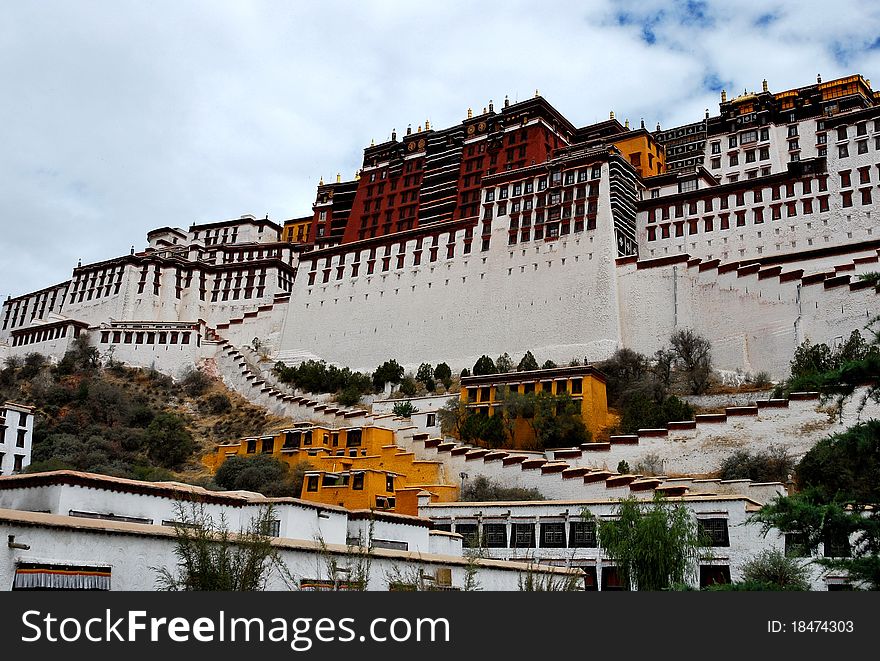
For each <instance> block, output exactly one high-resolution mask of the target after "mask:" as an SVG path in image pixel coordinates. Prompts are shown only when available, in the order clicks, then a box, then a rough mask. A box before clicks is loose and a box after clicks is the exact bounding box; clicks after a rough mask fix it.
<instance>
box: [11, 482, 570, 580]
mask: <svg viewBox="0 0 880 661" xmlns="http://www.w3.org/2000/svg"><path fill="white" fill-rule="evenodd" d="M269 506H271V507H272V513H273V523H272V524H271V526H270V530H269V534H270V535H271V536H273V537H274V538H275V539H273V545H274V546H275V548H276V549H277V551H278V554H279V557H280V559H281V560H282V562H283V565H284V567H285V571H284V572H281V571H274V572H273V573H272V575H271V576H270V578H269V582H268V586H267V587H268V588H269V589H278V590H289V589H333V588H334V587H335V588H339V587H346V585H350V583H349V582H350V581H351V580H353V576H354V575H357V576H360V577H366V578H367V589H370V590H385V589H394V588H396V587H399V586H400V585H401V583H412V582H413V581H416V582H417V583H418V586H419V587H420V588H422V589H424V588H426V587H439V588H443V589H461V588H464V587H466V586H467V585H468V584H469V583H470V585H471V586H474V585H477V586H479V587H480V588H481V589H483V590H516V589H518V586H519V585H520V584H521V581H522V580H523V576H524V575H526V574H528V573H529V572H531V573H537V574H538V575H539V576H542V577H553V579H554V580H567V579H569V578H570V579H572V580H574V581H575V582H576V583H577V584H578V585H582V584H583V583H582V577H581V573H580V572H579V571H578V570H576V569H568V568H558V567H540V568H537V567H532V566H531V565H530V564H529V563H522V562H514V563H510V562H505V561H498V560H492V559H471V558H470V557H467V556H465V555H463V553H462V538H461V536H460V535H458V534H455V533H450V532H446V531H443V530H433V525H432V523H431V522H430V521H428V520H427V519H422V518H418V517H412V516H404V515H398V514H392V513H384V512H372V511H349V510H346V509H343V508H340V507H334V506H327V505H321V504H316V503H310V502H306V501H301V500H299V499H296V498H266V497H264V496H262V495H260V494H256V493H251V492H242V491H237V492H213V491H208V490H206V489H203V488H201V487H194V486H190V485H185V484H178V483H173V482H169V483H161V482H139V481H136V480H127V479H120V478H113V477H107V476H103V475H94V474H90V473H80V472H75V471H55V472H48V473H34V474H29V475H18V476H12V477H4V478H0V535H2V537H4V538H6V539H7V547H8V551H6V549H4V551H6V552H4V553H3V554H2V556H0V589H27V588H35V587H39V588H58V589H60V588H64V589H70V588H81V589H113V590H153V589H155V587H156V581H157V577H158V569H159V568H167V569H169V570H172V571H173V570H174V568H175V567H176V566H177V559H176V556H175V545H176V531H175V523H179V522H180V521H181V515H182V513H183V514H184V515H185V514H187V513H189V512H191V511H193V510H192V509H191V508H193V507H195V508H196V511H204V513H205V514H207V515H208V516H210V517H211V518H212V520H214V521H215V522H219V521H220V520H221V517H222V519H223V520H225V522H226V525H227V527H228V529H229V530H230V531H233V532H236V531H239V530H246V529H247V528H248V527H249V525H250V523H251V521H252V520H253V519H254V518H255V517H256V516H258V515H259V514H261V513H262V512H263V511H265V508H266V507H269ZM181 508H182V509H181ZM202 508H203V509H202Z"/></svg>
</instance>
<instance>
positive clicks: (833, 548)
mask: <svg viewBox="0 0 880 661" xmlns="http://www.w3.org/2000/svg"><path fill="white" fill-rule="evenodd" d="M878 321H880V319H874V320H873V321H872V324H871V325H870V326H869V328H872V332H873V334H874V338H873V340H872V342H871V344H870V345H869V346H868V347H867V348H861V349H857V347H856V345H858V344H859V343H858V342H856V341H853V342H852V344H851V347H850V348H849V349H848V350H847V353H848V355H847V359H846V360H840V361H836V363H837V365H836V366H834V367H832V368H831V369H829V370H827V371H825V372H822V373H820V374H817V375H816V379H815V383H817V384H818V386H819V389H820V391H821V392H822V393H823V394H824V395H826V396H836V397H837V398H838V405H839V406H841V407H842V406H843V403H844V402H845V401H846V400H848V399H849V398H851V397H852V396H853V394H854V393H855V390H856V388H858V387H859V386H865V390H864V394H863V395H862V399H861V401H860V404H859V408H860V410H863V407H864V405H865V403H866V402H867V401H869V400H873V401H875V402H876V401H880V353H878V351H877V349H878V347H880V333H878V331H877V330H876V326H877V323H878ZM853 354H855V355H859V354H860V355H861V356H862V357H861V358H860V359H851V357H852V355H853ZM865 384H867V385H865ZM795 482H796V483H797V486H798V488H799V490H800V491H799V492H798V493H795V494H793V495H791V496H788V497H781V496H780V497H779V498H777V499H775V500H774V501H772V502H771V503H769V504H767V505H765V506H764V507H763V508H762V509H761V511H760V512H758V513H757V514H756V515H754V517H753V519H754V520H756V521H758V522H760V523H761V524H762V525H763V530H764V532H765V533H766V532H768V531H769V530H771V529H777V530H779V531H781V532H783V533H787V534H792V535H796V536H797V538H798V539H799V540H800V543H801V546H802V547H803V550H804V551H806V552H808V553H811V554H814V553H816V551H817V549H818V546H819V544H820V543H822V544H824V556H825V557H819V558H816V559H815V560H814V562H816V563H817V564H819V565H821V566H823V567H824V568H825V569H826V570H837V571H844V572H846V573H847V574H848V575H849V577H850V579H851V581H852V583H853V584H854V585H856V586H859V585H864V586H867V587H869V588H871V589H875V590H876V589H880V486H878V485H880V420H874V419H872V420H867V421H864V422H860V423H859V424H857V425H854V426H852V427H850V428H849V429H847V430H846V431H844V432H841V433H839V434H834V435H832V436H830V437H829V438H826V439H823V440H822V441H819V443H817V444H816V445H815V446H814V447H813V448H812V449H811V450H810V451H809V452H807V454H806V455H805V456H804V458H803V459H802V460H801V462H800V464H798V466H797V468H796V470H795Z"/></svg>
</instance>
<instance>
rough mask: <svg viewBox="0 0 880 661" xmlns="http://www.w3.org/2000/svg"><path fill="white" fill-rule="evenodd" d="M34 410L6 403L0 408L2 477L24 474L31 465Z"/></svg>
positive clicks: (0, 466)
mask: <svg viewBox="0 0 880 661" xmlns="http://www.w3.org/2000/svg"><path fill="white" fill-rule="evenodd" d="M33 434H34V410H33V408H31V407H30V406H23V405H21V404H14V403H12V402H6V403H5V404H3V405H2V406H0V475H13V474H15V473H20V472H22V471H23V470H24V469H25V468H27V467H28V466H29V465H30V463H31V447H32V444H33Z"/></svg>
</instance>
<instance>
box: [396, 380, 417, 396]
mask: <svg viewBox="0 0 880 661" xmlns="http://www.w3.org/2000/svg"><path fill="white" fill-rule="evenodd" d="M398 391H399V393H400V394H401V395H403V396H404V397H415V396H416V395H418V394H419V384H418V383H416V380H415V379H414V378H412V377H411V376H405V377H403V379H402V380H401V382H400V387H399V388H398Z"/></svg>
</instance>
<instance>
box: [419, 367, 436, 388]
mask: <svg viewBox="0 0 880 661" xmlns="http://www.w3.org/2000/svg"><path fill="white" fill-rule="evenodd" d="M416 381H420V382H421V383H422V385H424V386H425V389H426V390H427V391H428V392H434V389H435V388H436V387H437V384H436V383H435V381H434V368H433V367H431V365H430V364H429V363H422V364H421V365H419V369H418V370H416Z"/></svg>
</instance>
